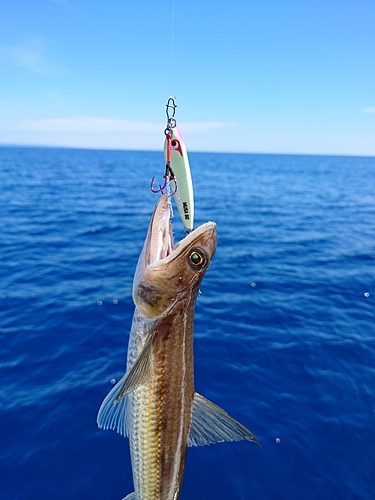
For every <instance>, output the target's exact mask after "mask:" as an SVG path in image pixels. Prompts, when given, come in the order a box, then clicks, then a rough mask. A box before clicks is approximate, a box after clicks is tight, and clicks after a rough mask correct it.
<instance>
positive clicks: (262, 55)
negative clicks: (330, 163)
mask: <svg viewBox="0 0 375 500" xmlns="http://www.w3.org/2000/svg"><path fill="white" fill-rule="evenodd" d="M374 22H375V1H374V0H304V1H301V0H284V1H282V2H280V0H262V1H261V2H260V1H259V0H231V1H228V0H225V1H222V0H215V1H213V0H212V1H210V2H209V1H205V0H145V1H143V0H138V1H134V0H132V1H130V0H108V1H106V2H104V1H101V2H100V1H97V0H90V1H89V0H32V1H30V0H12V1H9V0H8V1H7V0H0V144H2V145H9V144H11V145H35V146H37V145H38V146H64V147H79V148H100V149H135V150H155V151H157V150H161V149H162V147H163V142H164V132H163V131H164V128H165V125H166V115H165V104H166V102H167V100H168V98H169V96H170V95H171V94H172V95H174V96H175V97H176V103H177V105H178V107H177V109H176V119H177V123H178V126H179V128H180V130H181V132H182V134H183V136H184V138H185V142H186V145H187V149H188V151H209V152H216V151H217V152H244V153H294V154H332V155H366V156H375V24H374Z"/></svg>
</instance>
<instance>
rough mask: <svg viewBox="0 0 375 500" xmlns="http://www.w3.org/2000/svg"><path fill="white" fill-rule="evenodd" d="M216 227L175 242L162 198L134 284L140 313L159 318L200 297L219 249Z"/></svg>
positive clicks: (204, 226)
mask: <svg viewBox="0 0 375 500" xmlns="http://www.w3.org/2000/svg"><path fill="white" fill-rule="evenodd" d="M216 241H217V236H216V224H215V223H214V222H206V223H205V224H202V225H201V226H199V227H198V228H196V229H195V230H194V231H192V232H191V233H189V234H188V235H187V236H186V237H185V238H184V239H183V240H181V241H180V242H178V243H177V244H175V243H174V239H173V232H172V225H171V222H170V218H169V199H168V195H166V194H165V195H162V196H161V197H160V199H159V201H158V203H157V204H156V207H155V210H154V213H153V215H152V217H151V221H150V225H149V229H148V233H147V237H146V240H145V243H144V247H143V250H142V253H141V255H140V258H139V261H138V265H137V269H136V272H135V276H134V282H133V300H134V303H135V305H136V307H137V309H138V310H139V312H140V314H141V315H142V316H143V317H145V318H147V319H156V318H158V317H160V316H162V315H164V314H167V313H168V311H169V310H170V309H171V307H173V305H174V304H175V303H176V302H177V301H179V300H182V299H183V297H184V296H185V295H186V294H187V293H193V294H195V295H196V294H197V293H198V290H199V284H200V282H201V281H202V278H203V276H204V274H205V272H206V270H207V268H208V266H209V265H210V263H211V260H212V258H213V256H214V254H215V250H216Z"/></svg>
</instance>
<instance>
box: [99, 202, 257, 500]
mask: <svg viewBox="0 0 375 500" xmlns="http://www.w3.org/2000/svg"><path fill="white" fill-rule="evenodd" d="M168 204H169V200H168V197H167V195H163V196H162V197H161V198H160V200H159V202H158V203H157V205H156V207H155V210H154V213H153V216H152V218H151V222H150V226H149V230H148V234H147V238H146V240H145V244H144V248H143V251H142V253H141V255H140V258H139V261H138V265H137V269H136V273H135V276H134V284H133V299H134V302H135V305H136V309H135V313H134V318H133V324H132V329H131V334H130V339H129V348H128V359H127V369H126V374H125V375H124V377H123V378H122V379H121V380H120V381H119V382H118V384H117V385H116V386H115V387H114V388H113V389H112V391H111V392H110V393H109V394H108V396H107V397H106V398H105V399H104V401H103V403H102V405H101V407H100V410H99V413H98V425H99V426H100V427H102V428H105V429H116V430H117V431H118V432H119V433H120V434H122V435H124V436H128V437H129V440H130V452H131V459H132V470H133V481H134V489H135V491H134V492H133V493H130V494H129V495H128V496H127V497H126V500H177V499H178V498H179V496H180V490H181V484H182V479H183V473H184V467H185V457H186V452H187V448H188V446H189V445H190V446H191V445H196V446H197V445H204V444H210V443H215V442H220V441H239V440H242V439H246V440H249V441H254V442H256V443H258V441H257V439H256V438H255V436H254V435H253V434H252V433H251V432H250V431H249V430H248V429H246V427H244V426H243V425H242V424H240V423H239V422H237V421H236V420H234V419H233V418H232V417H230V416H229V415H228V414H227V413H226V412H225V411H224V410H222V409H221V408H219V407H218V406H216V405H214V404H213V403H211V402H210V401H208V400H207V399H205V398H203V397H202V396H200V395H198V394H197V393H195V391H194V359H193V332H194V307H195V301H196V297H197V294H198V290H199V285H200V282H201V280H202V278H203V276H204V274H205V272H206V270H207V268H208V266H209V264H210V262H211V259H212V257H213V255H214V253H215V249H216V226H215V223H213V222H208V223H206V224H203V225H202V226H200V227H199V228H197V229H196V230H195V231H193V232H191V233H190V234H189V235H188V236H186V238H184V239H183V240H182V241H181V242H180V243H178V244H177V245H174V242H173V236H172V228H171V225H170V221H169V206H168ZM258 444H259V443H258Z"/></svg>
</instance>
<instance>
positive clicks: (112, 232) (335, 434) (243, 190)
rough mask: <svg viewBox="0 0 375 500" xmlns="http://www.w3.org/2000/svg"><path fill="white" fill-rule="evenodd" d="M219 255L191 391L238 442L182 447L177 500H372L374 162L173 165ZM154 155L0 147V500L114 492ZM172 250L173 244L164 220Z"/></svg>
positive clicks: (84, 499) (123, 453)
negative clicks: (213, 231)
mask: <svg viewBox="0 0 375 500" xmlns="http://www.w3.org/2000/svg"><path fill="white" fill-rule="evenodd" d="M190 162H191V168H192V173H193V181H194V188H195V201H196V221H195V227H197V226H198V225H199V224H201V223H203V222H205V221H207V220H214V221H216V223H217V229H218V249H217V253H216V255H215V257H214V260H213V262H212V265H211V267H210V269H209V270H208V272H207V274H206V276H205V278H204V280H203V283H202V286H201V291H202V294H201V295H200V296H199V297H198V301H197V306H196V315H195V377H196V389H197V391H198V392H199V393H201V394H203V395H204V396H205V397H207V398H209V399H210V400H212V401H213V402H215V403H216V404H218V405H220V406H222V407H223V408H224V409H226V410H227V411H228V412H229V413H230V414H231V415H232V416H233V417H235V418H236V419H238V420H240V421H241V422H242V423H243V424H244V425H246V426H247V427H248V428H249V429H250V430H251V431H252V432H253V433H254V434H255V435H256V436H257V438H258V439H259V441H260V443H261V444H262V447H263V449H260V448H259V447H258V446H256V445H255V444H254V443H249V442H239V443H223V444H215V445H211V446H205V447H198V448H190V449H189V451H188V457H187V463H186V469H185V478H184V483H183V488H182V494H181V500H191V499H204V500H221V499H222V500H224V499H231V500H302V499H303V500H317V499H319V500H328V499H329V500H331V499H334V500H336V499H340V500H345V499H348V500H349V499H350V500H352V499H361V500H372V499H374V498H375V314H374V313H375V285H374V278H375V158H366V157H333V156H332V157H330V156H288V155H251V154H249V155H248V154H208V153H206V154H203V153H202V154H200V153H194V154H190ZM163 173H164V163H163V155H162V152H141V151H139V152H130V151H88V150H69V149H47V148H46V149H43V148H40V149H39V148H17V147H9V148H7V147H2V148H0V332H1V333H0V395H1V396H0V498H1V499H2V500H51V499H53V500H73V499H79V500H121V499H122V498H123V497H124V496H125V495H126V494H128V493H130V492H131V491H133V485H132V474H131V464H130V456H129V446H128V440H127V439H125V438H123V437H121V436H120V435H118V434H117V433H116V432H114V431H104V430H100V429H98V428H97V424H96V415H97V411H98V408H99V406H100V404H101V402H102V400H103V398H104V397H105V395H106V394H107V393H108V391H109V390H110V389H111V387H112V383H113V380H118V379H119V378H120V377H121V376H122V375H123V373H124V368H125V360H126V351H127V342H128V335H129V330H130V326H131V320H132V314H133V308H134V305H133V302H132V298H131V290H132V279H133V273H134V269H135V265H136V261H137V258H138V255H139V252H140V250H141V248H142V245H143V241H144V238H145V235H146V231H147V227H148V223H149V220H150V215H151V213H152V210H153V208H154V205H155V203H156V201H157V199H158V196H159V195H157V194H153V193H151V192H150V189H149V185H150V180H151V178H152V176H154V175H155V176H156V179H157V181H156V182H158V180H159V179H160V181H161V180H162V179H161V176H162V174H163ZM174 227H175V238H176V239H180V238H182V237H183V230H182V223H181V220H180V219H179V217H178V215H176V214H175V218H174Z"/></svg>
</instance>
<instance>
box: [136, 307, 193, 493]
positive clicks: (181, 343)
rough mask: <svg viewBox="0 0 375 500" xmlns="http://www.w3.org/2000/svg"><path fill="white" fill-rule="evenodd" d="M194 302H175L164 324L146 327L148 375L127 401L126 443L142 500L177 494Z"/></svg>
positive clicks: (187, 415) (186, 424)
mask: <svg viewBox="0 0 375 500" xmlns="http://www.w3.org/2000/svg"><path fill="white" fill-rule="evenodd" d="M187 302H189V303H187ZM194 302H195V300H194V301H193V300H192V298H191V297H188V299H187V300H186V301H181V302H178V304H177V305H176V307H175V309H174V311H173V313H171V314H170V315H168V317H167V318H163V319H162V320H158V321H155V322H154V323H153V324H152V326H151V325H150V328H151V331H152V333H153V334H154V351H153V375H152V378H151V381H150V383H149V384H148V385H147V386H142V387H140V388H138V389H136V390H135V391H134V392H133V393H132V394H130V395H129V397H130V403H129V404H130V406H131V414H132V420H133V421H134V422H138V425H137V427H136V428H135V429H134V433H132V434H131V437H130V446H131V448H132V453H131V454H132V466H133V471H138V473H137V472H136V474H135V477H134V481H135V482H136V483H137V486H135V489H136V491H139V495H140V498H142V499H143V498H152V499H155V500H159V499H170V498H171V499H173V498H174V495H175V492H176V491H178V490H180V488H181V483H182V478H183V464H184V462H185V455H186V443H187V439H188V430H189V428H190V424H191V407H192V401H193V397H194V371H193V322H192V321H191V319H190V318H191V317H192V314H191V313H190V311H191V309H193V308H194ZM142 347H143V346H142ZM142 457H147V458H146V460H143V461H142Z"/></svg>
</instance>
